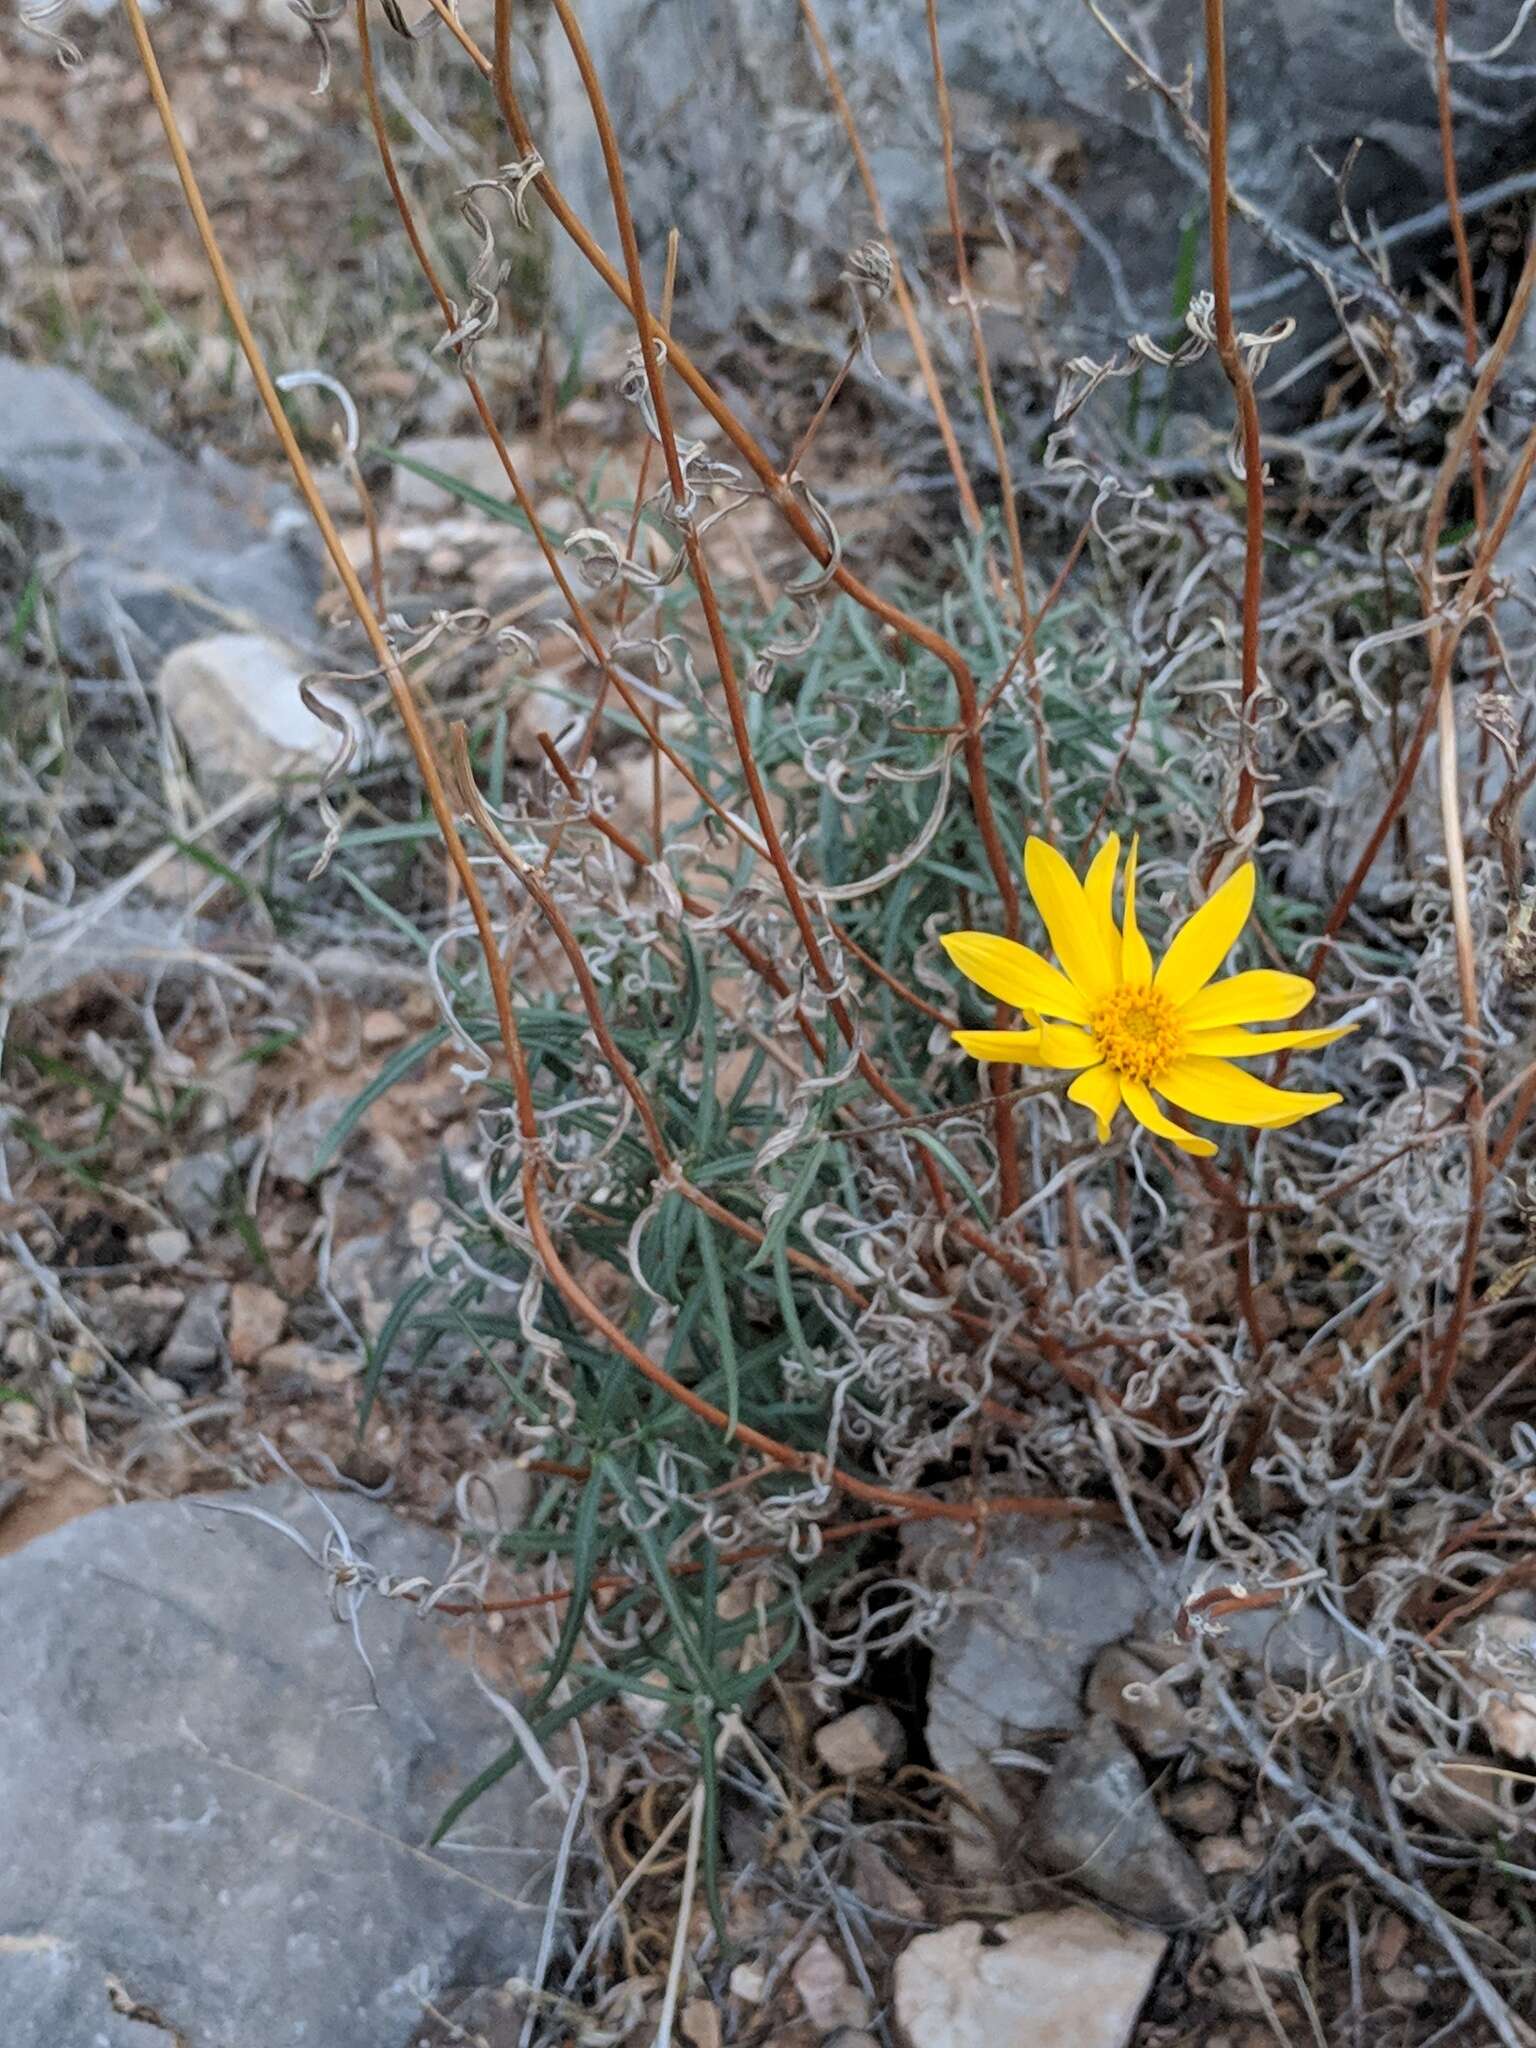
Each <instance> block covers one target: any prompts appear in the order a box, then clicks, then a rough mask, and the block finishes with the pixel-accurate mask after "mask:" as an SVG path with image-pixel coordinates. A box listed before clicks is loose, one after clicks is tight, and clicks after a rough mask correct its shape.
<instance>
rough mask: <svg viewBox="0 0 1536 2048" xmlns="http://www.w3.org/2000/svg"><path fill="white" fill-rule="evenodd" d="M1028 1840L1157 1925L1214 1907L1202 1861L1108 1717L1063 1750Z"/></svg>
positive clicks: (1049, 1863) (1093, 1888)
mask: <svg viewBox="0 0 1536 2048" xmlns="http://www.w3.org/2000/svg"><path fill="white" fill-rule="evenodd" d="M1028 1847H1029V1852H1030V1856H1031V1858H1032V1860H1033V1861H1035V1862H1037V1863H1039V1864H1042V1865H1043V1866H1044V1867H1045V1869H1047V1870H1054V1871H1057V1872H1059V1873H1060V1874H1061V1875H1062V1876H1064V1877H1070V1878H1071V1880H1072V1882H1073V1883H1074V1884H1076V1885H1080V1886H1081V1887H1082V1888H1083V1890H1084V1891H1086V1892H1089V1893H1091V1894H1092V1896H1093V1897H1094V1898H1096V1899H1102V1900H1103V1902H1104V1904H1105V1905H1106V1906H1115V1907H1117V1908H1118V1909H1119V1910H1120V1911H1121V1912H1123V1913H1130V1914H1132V1915H1134V1917H1135V1918H1136V1919H1138V1920H1145V1921H1149V1922H1151V1924H1152V1925H1153V1926H1155V1927H1187V1926H1189V1925H1191V1924H1192V1923H1193V1922H1195V1921H1197V1920H1199V1919H1201V1918H1202V1917H1203V1916H1204V1914H1205V1913H1206V1912H1207V1911H1208V1910H1209V1906H1210V1899H1209V1896H1208V1894H1207V1892H1206V1889H1205V1884H1204V1881H1203V1879H1202V1878H1201V1875H1200V1871H1199V1868H1198V1866H1197V1865H1196V1864H1195V1862H1194V1861H1193V1859H1192V1858H1191V1857H1190V1855H1189V1852H1188V1851H1187V1850H1186V1849H1185V1848H1184V1847H1183V1846H1182V1844H1181V1843H1180V1842H1179V1840H1178V1838H1177V1837H1176V1836H1175V1835H1174V1833H1173V1831H1172V1830H1171V1829H1170V1828H1169V1826H1168V1824H1167V1822H1166V1821H1165V1820H1164V1819H1163V1817H1162V1815H1161V1814H1160V1813H1159V1812H1158V1810H1157V1808H1156V1807H1155V1806H1154V1805H1153V1804H1152V1795H1151V1793H1150V1792H1149V1791H1148V1789H1147V1781H1146V1779H1145V1778H1144V1777H1143V1776H1142V1773H1141V1766H1140V1764H1139V1763H1137V1761H1136V1759H1135V1757H1134V1756H1133V1755H1132V1754H1131V1752H1130V1750H1128V1749H1127V1748H1126V1746H1125V1744H1124V1743H1123V1742H1122V1741H1121V1740H1120V1737H1119V1736H1118V1735H1117V1734H1116V1732H1115V1728H1114V1724H1113V1722H1111V1721H1108V1720H1105V1719H1103V1718H1102V1717H1098V1718H1096V1719H1094V1720H1093V1721H1091V1722H1090V1723H1089V1725H1088V1727H1087V1728H1086V1729H1085V1730H1084V1732H1083V1733H1082V1734H1081V1735H1077V1736H1074V1737H1073V1739H1072V1740H1071V1741H1070V1742H1069V1743H1067V1745H1066V1746H1065V1747H1064V1748H1063V1749H1062V1751H1061V1752H1060V1754H1059V1755H1058V1756H1057V1759H1056V1767H1055V1769H1054V1770H1053V1771H1052V1773H1051V1778H1050V1782H1049V1784H1048V1785H1047V1786H1046V1788H1045V1791H1044V1792H1043V1793H1042V1794H1041V1796H1040V1801H1039V1804H1038V1805H1037V1806H1036V1808H1035V1811H1034V1817H1033V1820H1032V1823H1031V1826H1030V1832H1029V1837H1028Z"/></svg>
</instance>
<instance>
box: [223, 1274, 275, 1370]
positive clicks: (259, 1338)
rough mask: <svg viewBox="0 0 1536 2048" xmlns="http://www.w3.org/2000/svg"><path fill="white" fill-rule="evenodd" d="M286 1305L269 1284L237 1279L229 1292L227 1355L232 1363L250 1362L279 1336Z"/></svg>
mask: <svg viewBox="0 0 1536 2048" xmlns="http://www.w3.org/2000/svg"><path fill="white" fill-rule="evenodd" d="M287 1320H288V1304H287V1302H285V1301H284V1300H283V1297H282V1296H281V1295H280V1294H275V1293H274V1292H273V1291H272V1289H271V1288H270V1287H263V1286H262V1285H261V1284H260V1283H259V1282H258V1281H255V1280H237V1281H236V1282H235V1284H234V1286H233V1287H232V1288H231V1289H230V1292H229V1355H230V1357H231V1358H232V1359H233V1360H234V1362H235V1364H236V1365H254V1364H255V1363H256V1360H257V1359H258V1358H260V1356H261V1354H262V1353H263V1352H264V1351H270V1350H271V1349H272V1346H273V1345H274V1344H276V1343H277V1342H278V1341H279V1340H280V1339H281V1337H282V1334H283V1327H284V1325H285V1324H286V1322H287Z"/></svg>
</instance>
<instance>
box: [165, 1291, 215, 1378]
mask: <svg viewBox="0 0 1536 2048" xmlns="http://www.w3.org/2000/svg"><path fill="white" fill-rule="evenodd" d="M228 1300H229V1285H228V1283H227V1282H226V1281H223V1280H210V1281H208V1282H207V1283H206V1285H204V1286H202V1287H194V1288H193V1290H192V1292H191V1294H190V1295H189V1296H188V1297H187V1305H186V1307H185V1308H184V1309H183V1310H182V1312H181V1314H180V1315H179V1316H178V1317H177V1319H176V1327H175V1329H174V1330H172V1332H171V1334H170V1336H169V1337H168V1338H167V1339H166V1342H165V1349H164V1350H163V1351H162V1352H161V1354H160V1370H161V1371H162V1372H163V1373H166V1374H168V1375H169V1376H170V1378H172V1379H174V1380H180V1381H182V1382H183V1383H185V1382H186V1381H187V1380H189V1379H194V1378H196V1376H197V1375H198V1374H199V1373H201V1372H205V1371H206V1370H207V1369H208V1367H209V1366H213V1365H217V1364H218V1362H219V1360H220V1359H221V1358H222V1357H223V1355H224V1309H225V1304H226V1303H227V1302H228Z"/></svg>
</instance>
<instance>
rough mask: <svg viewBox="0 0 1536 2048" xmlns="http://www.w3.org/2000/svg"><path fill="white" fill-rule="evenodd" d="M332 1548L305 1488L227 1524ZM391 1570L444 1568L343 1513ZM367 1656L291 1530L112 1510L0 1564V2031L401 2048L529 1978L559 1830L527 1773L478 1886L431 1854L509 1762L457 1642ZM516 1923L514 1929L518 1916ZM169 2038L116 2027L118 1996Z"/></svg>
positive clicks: (369, 1521)
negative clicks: (438, 2019) (441, 1831)
mask: <svg viewBox="0 0 1536 2048" xmlns="http://www.w3.org/2000/svg"><path fill="white" fill-rule="evenodd" d="M229 1498H230V1499H231V1500H232V1501H233V1503H234V1504H235V1505H236V1506H239V1507H244V1508H256V1509H260V1510H261V1511H263V1512H265V1513H266V1514H269V1515H272V1516H274V1517H276V1518H278V1519H279V1520H281V1521H283V1522H285V1523H286V1524H288V1525H289V1526H291V1527H292V1528H294V1529H296V1530H297V1531H298V1532H299V1533H300V1534H301V1535H302V1536H303V1537H304V1539H305V1541H306V1542H307V1543H309V1544H310V1545H311V1546H313V1547H316V1548H318V1546H319V1544H320V1542H321V1541H322V1539H323V1537H324V1534H325V1524H324V1522H323V1520H322V1518H321V1515H320V1513H319V1510H318V1508H317V1507H316V1506H315V1504H314V1503H313V1502H312V1501H310V1500H308V1499H307V1498H306V1497H305V1496H304V1494H303V1493H302V1492H301V1491H300V1489H298V1488H296V1487H291V1486H281V1487H264V1488H261V1489H258V1490H255V1491H253V1492H249V1493H244V1494H241V1495H239V1496H238V1497H235V1496H230V1497H229ZM329 1499H330V1505H331V1507H332V1508H333V1511H334V1512H335V1513H336V1514H337V1516H338V1517H339V1518H340V1520H341V1522H342V1524H343V1525H344V1527H345V1528H346V1529H347V1531H348V1534H349V1536H350V1539H351V1541H352V1543H353V1545H354V1546H355V1547H356V1548H357V1549H358V1550H359V1551H361V1552H363V1553H365V1554H366V1556H367V1558H368V1560H369V1561H370V1562H371V1563H372V1565H373V1566H374V1567H376V1568H377V1569H378V1570H379V1571H381V1572H392V1573H400V1574H404V1575H410V1574H415V1573H423V1574H425V1575H426V1576H427V1577H428V1578H432V1577H434V1576H436V1575H439V1574H440V1573H441V1572H442V1571H443V1569H444V1568H445V1566H446V1563H447V1559H448V1556H449V1546H448V1545H447V1544H446V1543H445V1542H443V1541H442V1540H441V1539H439V1538H437V1537H435V1536H433V1535H431V1534H429V1533H428V1532H425V1531H423V1530H420V1529H416V1528H413V1527H411V1526H410V1525H409V1524H407V1523H405V1522H403V1521H401V1520H399V1519H398V1518H396V1517H395V1516H394V1515H392V1514H391V1513H390V1511H389V1510H388V1509H387V1508H385V1507H384V1506H382V1505H381V1504H379V1503H376V1502H371V1501H367V1500H362V1499H359V1498H357V1497H355V1496H352V1495H344V1494H335V1495H332V1496H330V1497H329ZM359 1625H360V1629H361V1634H362V1640H363V1642H364V1644H365V1646H366V1648H367V1651H368V1654H369V1657H370V1658H371V1660H372V1663H373V1666H374V1670H375V1672H376V1673H377V1704H375V1702H374V1699H373V1697H372V1692H371V1687H370V1682H369V1677H368V1673H367V1671H366V1670H365V1668H364V1666H363V1665H362V1663H361V1662H360V1660H359V1658H358V1655H357V1652H356V1649H355V1648H354V1647H353V1644H352V1640H351V1633H350V1631H349V1630H348V1629H347V1628H345V1627H341V1628H338V1626H337V1625H336V1623H335V1621H334V1620H333V1619H332V1616H331V1612H330V1606H329V1601H328V1597H327V1581H326V1576H325V1574H324V1572H323V1571H321V1570H320V1569H318V1568H317V1567H316V1565H315V1564H314V1563H312V1562H311V1561H310V1560H309V1559H308V1558H306V1557H305V1555H304V1554H303V1551H302V1550H301V1549H300V1548H299V1547H298V1546H297V1545H296V1544H295V1543H293V1542H292V1541H290V1540H289V1539H288V1538H287V1537H286V1536H285V1535H284V1534H283V1533H281V1531H280V1530H278V1529H277V1528H274V1527H270V1526H268V1525H266V1524H264V1523H262V1522H260V1521H257V1520H254V1519H251V1518H250V1517H248V1516H245V1515H239V1516H237V1515H234V1514H230V1513H219V1512H216V1511H215V1510H213V1509H211V1508H198V1507H196V1506H193V1505H190V1504H188V1503H184V1502H153V1503H150V1502H145V1503H140V1504H137V1505H134V1506H131V1507H123V1508H103V1509H101V1510H100V1511H99V1512H98V1513H96V1514H93V1515H89V1516H86V1517H85V1518H84V1519H82V1520H79V1521H76V1522H72V1523H70V1524H69V1525H68V1526H67V1527H65V1528H61V1529H57V1530H55V1531H54V1532H53V1533H52V1534H50V1535H47V1536H43V1537H40V1538H39V1539H38V1540H37V1541H36V1542H34V1543H32V1544H30V1545H29V1546H28V1547H27V1548H26V1549H25V1550H23V1551H21V1552H20V1553H18V1554H17V1555H16V1556H14V1557H9V1558H7V1559H5V1560H4V1561H3V1562H0V1640H3V1641H4V1643H5V1645H6V1650H5V1655H4V1657H3V1659H0V1726H3V1728H4V1730H5V1741H4V1743H3V1744H0V1840H3V1841H4V1843H5V1845H6V1853H5V1855H4V1857H3V1858H0V1928H3V1929H4V1930H5V1931H6V1934H7V1937H8V1938H7V1940H6V1941H4V1942H3V1943H0V2009H3V2010H4V2012H5V2014H6V2020H5V2023H4V2027H3V2029H0V2031H3V2033H4V2035H5V2038H6V2039H7V2041H14V2042H16V2043H17V2048H21V2044H22V2043H27V2044H31V2043H37V2044H39V2048H41V2044H43V2043H49V2044H52V2043H57V2044H59V2048H64V2044H66V2043H69V2044H73V2043H77V2042H78V2043H81V2044H85V2043H92V2044H95V2043H103V2042H104V2043H107V2044H108V2048H164V2044H165V2043H166V2042H167V2041H168V2040H169V2038H170V2030H175V2031H176V2032H177V2033H179V2035H180V2037H181V2038H182V2039H183V2040H186V2041H188V2042H193V2041H196V2042H207V2043H209V2044H210V2048H212V2044H215V2043H216V2044H218V2048H315V2044H318V2043H322V2042H323V2043H324V2044H325V2048H400V2044H403V2043H404V2042H405V2041H407V2040H408V2039H410V2038H411V2030H412V2028H413V2027H415V2026H418V2025H419V2024H420V2022H421V2019H422V2012H423V2006H422V2000H423V1999H424V1998H435V1997H436V1995H437V1994H438V1993H439V1992H441V1991H443V1990H444V1989H446V1988H447V1987H449V1986H452V1985H455V1984H475V1983H482V1984H486V1983H499V1982H504V1981H505V1980H506V1979H507V1978H508V1977H510V1976H513V1975H516V1974H519V1973H524V1972H527V1971H529V1970H530V1969H531V1967H532V1963H533V1958H534V1955H535V1952H536V1950H537V1946H538V1934H539V1920H540V1915H539V1912H538V1910H537V1897H538V1886H539V1882H540V1873H541V1871H542V1869H543V1868H544V1867H545V1864H546V1859H547V1858H548V1856H549V1855H550V1853H551V1852H552V1848H553V1843H554V1840H555V1838H556V1826H555V1822H554V1821H552V1820H551V1818H550V1817H549V1816H548V1813H547V1808H546V1807H545V1806H543V1805H541V1804H540V1803H539V1799H540V1788H539V1786H538V1784H537V1782H536V1781H534V1780H532V1779H530V1778H529V1776H527V1775H526V1774H525V1773H524V1772H521V1771H520V1772H514V1773H513V1774H511V1775H510V1776H508V1777H507V1778H504V1779H503V1780H502V1781H501V1783H500V1784H499V1785H498V1786H496V1787H495V1788H494V1790H493V1791H492V1792H490V1793H489V1794H487V1796H486V1797H485V1798H484V1799H482V1800H481V1801H480V1802H479V1804H478V1805H477V1806H476V1807H475V1808H474V1810H473V1832H474V1842H475V1849H474V1855H473V1858H472V1860H471V1861H469V1862H466V1861H464V1860H463V1859H461V1858H456V1857H455V1855H454V1853H453V1850H452V1848H451V1847H445V1848H442V1849H429V1848H427V1847H426V1846H425V1845H426V1843H427V1840H428V1837H429V1836H430V1834H431V1831H432V1828H433V1826H434V1824H435V1823H436V1821H437V1820H438V1818H439V1816H440V1815H441V1813H442V1811H443V1809H444V1807H445V1806H446V1805H447V1803H448V1801H449V1800H450V1799H451V1798H452V1797H453V1795H454V1794H455V1793H456V1792H457V1791H458V1790H459V1789H460V1788H461V1787H462V1786H463V1785H464V1784H465V1783H466V1782H467V1780H468V1779H469V1778H471V1777H472V1776H473V1775H474V1773H475V1771H477V1770H478V1769H480V1768H481V1767H482V1766H483V1765H484V1764H485V1763H486V1762H488V1761H489V1760H490V1758H491V1757H493V1756H494V1755H496V1754H497V1752H498V1751H500V1750H501V1749H503V1748H504V1747H505V1746H506V1740H507V1733H506V1728H505V1725H504V1724H503V1723H502V1722H501V1721H500V1720H499V1718H498V1717H497V1715H496V1714H495V1712H494V1711H493V1709H492V1708H491V1707H490V1706H489V1705H488V1704H487V1703H486V1701H485V1700H484V1699H483V1698H482V1697H481V1696H480V1694H479V1693H478V1692H477V1690H476V1688H475V1686H474V1684H473V1682H472V1680H471V1678H470V1675H469V1672H468V1670H467V1668H466V1666H465V1662H464V1659H463V1657H462V1655H461V1654H457V1653H456V1649H455V1645H454V1643H453V1641H452V1640H451V1635H450V1632H449V1631H446V1630H444V1629H443V1628H442V1627H440V1626H434V1625H432V1624H430V1623H423V1622H422V1620H421V1619H420V1618H419V1617H418V1616H417V1615H416V1614H415V1613H414V1612H413V1611H412V1610H411V1609H410V1608H409V1607H407V1606H406V1604H405V1603H404V1602H400V1601H386V1600H383V1599H380V1598H378V1597H376V1596H373V1597H370V1598H369V1599H368V1600H367V1601H366V1603H365V1605H364V1606H363V1608H362V1611H361V1614H360V1617H359ZM520 1902H526V1903H520ZM109 1979H115V1980H116V1981H117V1982H118V1983H119V1984H120V1985H121V1986H122V1987H123V1989H124V1991H125V1992H126V1994H128V1996H129V1998H130V1999H131V2001H132V2003H133V2005H134V2006H137V2007H141V2008H143V2009H145V2010H147V2011H149V2012H152V2013H154V2014H156V2015H158V2017H159V2019H160V2021H161V2022H162V2024H163V2027H164V2028H165V2029H166V2030H167V2031H165V2032H161V2031H158V2030H151V2029H149V2028H147V2027H146V2026H144V2025H141V2024H140V2023H139V2022H138V2021H136V2020H132V2019H128V2018H125V2017H123V2016H121V2015H119V2014H114V2012H113V2010H112V2007H111V2004H110V2003H109V1992H108V1980H109Z"/></svg>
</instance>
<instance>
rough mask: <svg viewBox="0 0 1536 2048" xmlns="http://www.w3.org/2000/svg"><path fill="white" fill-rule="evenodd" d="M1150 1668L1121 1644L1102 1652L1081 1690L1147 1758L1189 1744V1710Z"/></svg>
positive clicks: (1093, 1708)
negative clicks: (1115, 1723) (1120, 1728)
mask: <svg viewBox="0 0 1536 2048" xmlns="http://www.w3.org/2000/svg"><path fill="white" fill-rule="evenodd" d="M1157 1680H1158V1673H1157V1672H1156V1671H1155V1670H1154V1669H1153V1668H1152V1666H1151V1665H1150V1664H1148V1663H1146V1662H1145V1661H1144V1660H1143V1659H1142V1658H1140V1657H1138V1656H1136V1655H1135V1654H1134V1652H1132V1651H1130V1650H1127V1649H1126V1648H1125V1646H1124V1645H1123V1644H1121V1643H1111V1644H1110V1646H1109V1648H1108V1649H1107V1650H1101V1651H1100V1653H1099V1656H1098V1659H1097V1661H1096V1663H1095V1664H1094V1667H1093V1669H1092V1671H1090V1672H1089V1674H1088V1685H1087V1688H1086V1690H1085V1692H1084V1694H1083V1699H1084V1703H1085V1704H1086V1706H1087V1707H1088V1708H1089V1710H1090V1711H1091V1712H1093V1713H1095V1714H1107V1715H1108V1717H1109V1718H1110V1720H1111V1721H1115V1722H1118V1724H1119V1725H1120V1727H1122V1728H1124V1729H1125V1730H1126V1731H1127V1733H1128V1734H1129V1735H1130V1737H1131V1740H1132V1741H1133V1742H1134V1743H1135V1744H1136V1747H1137V1748H1138V1749H1139V1750H1141V1752H1142V1753H1143V1755H1145V1756H1159V1757H1166V1756H1178V1755H1180V1754H1181V1752H1182V1751H1184V1750H1185V1749H1187V1748H1188V1747H1189V1741H1190V1736H1191V1733H1192V1730H1191V1727H1190V1719H1189V1713H1188V1710H1187V1709H1186V1708H1185V1706H1184V1704H1183V1702H1182V1701H1181V1700H1180V1698H1179V1696H1178V1694H1177V1693H1176V1692H1175V1691H1174V1690H1173V1688H1172V1687H1171V1686H1166V1685H1163V1686H1160V1685H1159V1684H1158V1682H1157Z"/></svg>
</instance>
